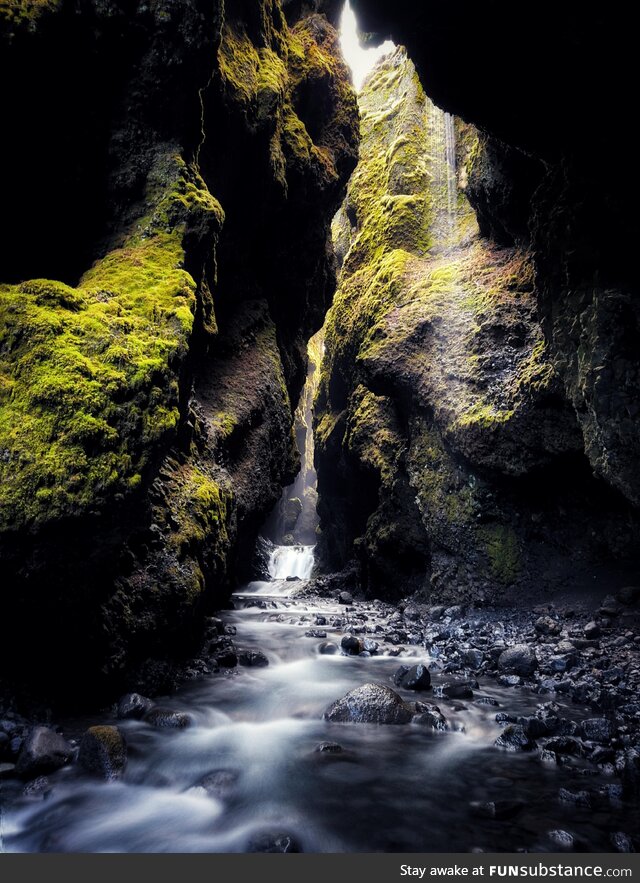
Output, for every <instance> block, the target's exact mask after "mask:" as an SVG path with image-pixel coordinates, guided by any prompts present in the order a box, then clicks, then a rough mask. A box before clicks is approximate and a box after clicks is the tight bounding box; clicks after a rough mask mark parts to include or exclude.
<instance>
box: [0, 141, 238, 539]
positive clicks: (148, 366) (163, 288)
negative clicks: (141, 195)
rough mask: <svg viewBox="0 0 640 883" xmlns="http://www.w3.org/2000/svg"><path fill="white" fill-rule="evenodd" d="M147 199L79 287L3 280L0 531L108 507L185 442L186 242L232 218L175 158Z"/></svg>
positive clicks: (165, 163)
mask: <svg viewBox="0 0 640 883" xmlns="http://www.w3.org/2000/svg"><path fill="white" fill-rule="evenodd" d="M146 202H147V204H148V205H149V211H148V213H147V214H146V215H145V216H144V217H142V218H140V219H139V221H137V222H136V223H135V224H134V225H133V226H132V228H131V229H130V230H129V232H128V233H127V235H126V236H125V237H124V241H123V243H122V245H121V246H120V247H118V248H115V249H113V250H112V251H110V252H109V253H108V254H107V255H106V256H105V257H104V258H102V259H101V260H99V261H98V262H97V263H96V264H95V265H94V266H93V267H92V268H91V269H89V270H88V271H87V272H86V273H85V274H84V275H83V277H82V279H81V280H80V282H79V284H78V286H77V287H76V288H70V287H69V286H67V285H63V284H62V283H60V282H55V281H51V280H42V279H37V280H31V281H29V282H24V283H22V284H20V285H13V286H7V285H4V286H1V287H0V327H1V329H2V330H1V331H0V378H1V379H0V396H1V398H0V452H1V456H0V530H3V531H6V530H21V529H23V528H25V527H29V528H38V527H39V526H41V525H42V524H44V523H45V522H50V521H52V520H56V519H61V518H65V517H69V516H78V515H81V514H82V513H83V512H85V511H87V510H99V509H100V508H101V507H102V506H103V505H104V504H105V502H106V501H108V500H110V499H112V498H113V497H114V495H116V494H122V495H127V494H128V493H129V492H130V491H132V490H135V489H136V488H137V487H138V486H139V484H140V482H141V481H142V476H143V474H144V473H145V470H146V468H147V466H148V465H149V463H150V462H152V460H153V458H154V457H155V456H156V452H157V450H158V448H159V447H160V446H161V445H164V446H166V445H168V444H169V443H170V442H171V441H172V439H174V438H175V435H176V430H177V426H178V422H179V418H180V408H181V407H182V408H184V404H182V405H181V402H180V375H181V371H182V367H183V365H184V362H185V359H186V356H187V354H188V352H189V344H190V339H191V334H192V331H193V324H194V315H195V312H196V299H197V298H196V288H197V286H196V282H195V280H194V279H193V277H192V276H191V275H190V274H189V273H187V272H186V270H185V269H184V264H185V252H184V246H183V240H184V236H185V232H186V231H187V229H189V228H193V227H196V226H197V227H201V228H204V229H207V230H208V231H209V235H210V241H211V245H212V244H213V240H214V237H215V235H216V233H217V232H218V230H219V228H220V226H221V222H222V218H223V214H222V210H221V208H220V206H219V205H218V203H217V202H216V201H215V200H214V199H213V197H212V196H211V194H210V193H208V191H207V190H206V188H205V186H204V183H203V182H202V181H201V179H199V178H198V176H197V174H196V173H195V172H194V171H193V170H190V169H189V168H188V167H187V166H186V164H185V163H184V161H183V160H182V159H181V158H180V157H179V156H178V155H176V154H172V155H167V156H164V157H162V158H161V159H160V160H159V161H158V163H157V164H156V166H155V167H154V168H153V170H152V173H151V175H150V177H149V184H148V188H147V196H146Z"/></svg>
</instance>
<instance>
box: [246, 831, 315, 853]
mask: <svg viewBox="0 0 640 883" xmlns="http://www.w3.org/2000/svg"><path fill="white" fill-rule="evenodd" d="M247 852H292V853H298V852H302V849H301V848H300V846H299V844H298V842H297V841H296V839H295V838H294V837H292V836H291V834H287V833H286V832H281V831H277V832H272V831H265V832H264V833H261V834H255V835H254V836H253V837H252V838H251V840H250V841H249V844H248V846H247Z"/></svg>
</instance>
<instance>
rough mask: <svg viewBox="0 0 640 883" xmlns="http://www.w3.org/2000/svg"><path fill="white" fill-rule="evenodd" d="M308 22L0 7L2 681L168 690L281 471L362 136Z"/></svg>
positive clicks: (267, 8)
mask: <svg viewBox="0 0 640 883" xmlns="http://www.w3.org/2000/svg"><path fill="white" fill-rule="evenodd" d="M319 9H320V7H319ZM321 11H322V10H321V9H320V12H321ZM320 12H319V11H318V10H317V9H315V8H311V7H310V6H309V5H308V4H307V5H302V6H300V8H299V9H293V8H291V5H290V4H289V8H288V10H287V14H288V20H287V19H286V18H285V15H284V13H283V11H282V8H281V6H280V4H279V2H277V0H261V2H242V0H228V2H226V3H225V4H224V6H223V4H222V3H219V2H211V3H204V2H201V0H180V2H177V3H176V2H170V3H169V2H165V0H153V2H151V3H134V4H133V5H132V4H130V3H125V2H120V0H107V2H93V0H78V2H75V0H73V2H72V0H59V2H58V0H50V2H46V0H45V2H40V0H21V2H20V3H17V4H15V5H12V6H11V7H9V8H7V7H3V9H2V11H1V12H0V41H1V43H2V53H1V59H2V60H1V71H0V73H1V74H2V78H3V82H5V83H11V84H12V85H11V89H7V90H3V96H2V108H1V112H2V118H3V121H4V122H5V126H6V127H7V128H6V130H7V131H8V132H11V133H12V137H11V138H7V139H3V144H2V148H1V150H2V160H3V168H5V169H6V170H8V169H11V173H10V174H9V175H8V176H7V178H8V186H7V190H6V198H5V216H6V218H7V219H8V220H9V222H10V223H9V225H8V226H9V232H8V239H7V241H6V243H5V245H6V249H5V250H3V261H2V280H3V284H2V286H1V287H0V312H1V314H2V316H1V318H2V331H1V334H2V338H1V341H0V378H1V384H0V396H1V398H0V454H1V456H0V469H1V472H2V474H1V475H0V480H1V485H0V486H1V489H2V490H1V501H0V502H1V514H0V556H1V558H2V568H3V580H2V582H3V590H2V600H1V604H2V612H3V615H2V636H1V646H2V654H3V662H2V669H3V678H4V680H6V681H9V682H20V681H25V682H29V683H30V684H31V685H33V684H35V685H36V687H35V689H36V690H39V691H41V692H42V693H45V694H46V695H48V696H49V697H53V696H54V695H55V694H56V692H59V691H65V692H66V694H67V697H68V698H69V697H70V696H71V695H72V692H70V685H71V684H85V683H91V687H92V696H94V697H95V696H99V695H100V692H101V690H102V689H103V688H105V689H109V690H111V689H113V688H115V687H116V686H119V685H122V684H123V683H125V682H126V683H130V684H134V685H138V686H142V685H145V687H146V688H147V689H156V690H158V689H163V688H166V687H167V686H170V683H171V666H170V665H169V664H167V663H166V661H165V660H166V657H167V656H168V655H173V656H175V655H176V654H180V653H181V652H187V651H188V649H189V648H190V647H192V646H193V643H194V641H195V640H196V639H197V636H198V633H199V631H200V629H201V623H202V615H203V613H204V612H205V611H206V610H207V609H215V607H216V606H219V605H220V604H223V603H224V602H225V597H226V593H227V592H228V587H229V585H231V584H232V583H233V580H234V578H235V574H236V571H237V566H238V562H239V561H242V560H243V558H244V557H245V553H246V549H247V548H249V547H251V546H252V545H253V542H254V539H255V535H256V533H257V529H258V526H259V524H260V523H261V521H262V520H263V519H264V517H265V516H266V514H267V513H268V511H269V510H270V508H271V507H272V506H273V504H274V503H275V501H276V500H277V499H278V496H279V494H280V492H281V487H282V485H283V484H286V483H288V482H289V481H291V480H292V478H293V476H294V474H295V472H296V469H297V465H298V463H297V458H298V455H297V451H296V448H295V444H294V439H293V432H292V427H293V411H294V409H295V405H296V402H297V399H298V396H299V392H300V389H301V387H302V384H303V381H304V377H305V374H306V342H307V339H308V337H309V336H310V335H311V334H312V333H313V332H314V331H316V330H317V329H318V328H319V327H320V325H321V324H322V320H323V317H324V313H325V311H326V308H327V306H328V304H329V302H330V299H331V296H332V293H333V286H334V258H333V253H332V249H331V243H330V237H329V224H330V220H331V217H332V216H333V214H334V213H335V211H336V209H337V208H338V206H339V205H340V203H341V201H342V199H343V197H344V188H345V185H346V182H347V180H348V178H349V175H350V173H351V171H352V170H353V168H354V166H355V163H356V158H357V146H358V118H357V106H356V102H355V97H354V95H353V92H352V90H351V86H350V84H349V75H348V71H347V69H346V67H345V65H344V63H343V61H342V60H341V57H340V54H339V51H338V45H337V35H336V32H335V31H334V29H333V27H332V26H331V25H330V24H329V23H328V21H327V19H326V17H325V16H324V15H321V14H320ZM301 236H302V237H303V242H302V244H300V241H299V239H300V237H301ZM294 242H295V244H293V243H294Z"/></svg>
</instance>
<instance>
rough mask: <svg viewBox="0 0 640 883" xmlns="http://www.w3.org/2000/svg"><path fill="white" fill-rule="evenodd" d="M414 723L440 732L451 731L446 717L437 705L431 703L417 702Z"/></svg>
mask: <svg viewBox="0 0 640 883" xmlns="http://www.w3.org/2000/svg"><path fill="white" fill-rule="evenodd" d="M412 723H414V724H417V725H418V726H419V727H427V728H429V729H431V730H438V731H439V732H445V730H448V729H449V724H448V723H447V719H446V717H445V716H444V715H443V713H442V712H441V711H440V709H439V708H438V706H437V705H432V704H431V703H430V702H416V715H415V717H414V718H413V720H412Z"/></svg>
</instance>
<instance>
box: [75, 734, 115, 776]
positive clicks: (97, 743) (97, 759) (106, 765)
mask: <svg viewBox="0 0 640 883" xmlns="http://www.w3.org/2000/svg"><path fill="white" fill-rule="evenodd" d="M78 763H79V765H80V766H81V767H82V768H83V769H84V770H85V772H87V773H91V774H92V775H94V776H98V777H99V778H101V779H106V780H107V781H111V780H113V779H117V778H119V777H120V776H121V775H122V773H123V772H124V769H125V766H126V765H127V745H126V742H125V740H124V737H123V735H122V733H121V732H120V730H119V729H118V727H108V726H100V727H90V728H89V729H88V730H87V732H86V733H85V734H84V736H83V737H82V741H81V742H80V752H79V754H78Z"/></svg>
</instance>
